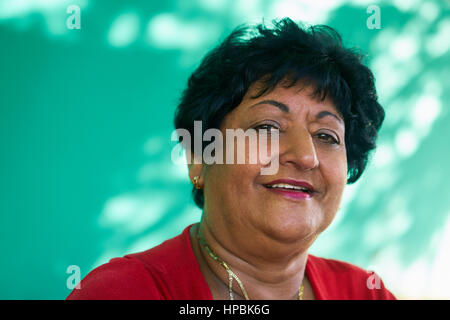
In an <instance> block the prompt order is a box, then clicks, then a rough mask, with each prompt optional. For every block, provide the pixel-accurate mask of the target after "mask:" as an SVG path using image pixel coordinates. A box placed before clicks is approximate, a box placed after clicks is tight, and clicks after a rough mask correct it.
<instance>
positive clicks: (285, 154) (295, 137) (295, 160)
mask: <svg viewBox="0 0 450 320" xmlns="http://www.w3.org/2000/svg"><path fill="white" fill-rule="evenodd" d="M282 143H283V144H284V145H283V144H282ZM282 148H283V149H282ZM280 151H281V152H280V164H281V165H287V164H292V165H294V166H296V167H298V168H299V169H301V170H311V169H314V168H316V167H317V166H318V165H319V159H318V157H317V152H316V147H315V145H314V141H313V138H312V137H311V135H310V133H309V131H308V130H306V129H301V130H295V132H292V134H290V135H287V136H285V139H284V141H283V142H282V141H280Z"/></svg>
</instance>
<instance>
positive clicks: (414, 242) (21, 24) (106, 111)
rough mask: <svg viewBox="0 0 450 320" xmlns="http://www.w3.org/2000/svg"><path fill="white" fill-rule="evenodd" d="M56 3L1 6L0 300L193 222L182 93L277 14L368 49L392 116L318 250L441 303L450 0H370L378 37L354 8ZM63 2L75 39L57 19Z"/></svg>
mask: <svg viewBox="0 0 450 320" xmlns="http://www.w3.org/2000/svg"><path fill="white" fill-rule="evenodd" d="M375 2H376V1H375ZM51 3H53V2H51ZM51 3H50V2H49V3H48V4H44V2H42V1H30V2H28V4H29V6H28V7H27V6H26V5H24V4H23V5H22V7H21V6H19V3H18V2H15V3H14V2H13V1H4V2H1V3H0V39H2V40H4V41H5V43H7V44H8V45H7V46H6V47H5V48H4V49H3V48H2V53H1V55H2V59H1V61H0V68H1V70H2V71H1V74H2V75H1V76H0V87H1V88H3V89H2V94H1V95H0V105H2V108H1V110H0V112H1V117H0V130H2V131H1V134H0V139H1V142H2V145H3V146H4V151H3V153H4V154H2V158H3V160H2V161H3V164H2V166H1V167H2V168H0V172H1V174H2V177H4V180H3V184H2V185H1V188H2V189H1V190H0V191H1V194H2V195H3V196H2V197H3V198H4V199H2V204H1V211H2V212H7V213H10V214H8V215H5V217H2V224H1V226H0V229H1V237H2V240H3V241H2V242H1V243H3V244H6V243H14V246H8V247H6V246H5V245H3V246H2V252H3V253H4V255H5V256H8V257H10V260H9V261H11V263H10V264H4V265H2V266H0V271H1V272H2V273H3V274H7V275H8V277H4V278H3V279H1V280H0V297H1V298H5V299H14V298H21V299H30V298H38V299H49V298H51V299H53V298H54V299H60V298H64V297H65V296H67V294H68V293H69V292H70V290H69V289H67V287H66V280H67V277H68V276H69V274H67V273H66V269H67V267H68V266H69V265H78V266H79V267H80V269H81V273H82V276H85V275H86V274H87V272H88V271H89V270H91V269H92V268H93V267H95V266H98V265H99V264H101V263H104V262H106V261H107V260H108V259H110V258H112V257H115V256H122V255H124V254H126V253H130V252H136V251H140V250H145V249H147V248H150V247H152V246H154V245H157V244H158V243H160V242H162V241H163V240H165V239H168V238H170V237H172V236H174V235H176V234H178V233H179V232H181V230H182V229H183V228H184V227H185V226H186V225H188V224H190V223H192V222H195V221H197V220H198V219H199V218H200V214H201V213H200V210H198V209H197V208H196V207H195V206H194V203H193V201H192V200H191V198H190V192H191V184H190V182H189V179H188V176H187V170H186V168H184V167H178V166H176V165H174V164H173V163H172V162H171V160H170V153H171V150H172V147H173V146H174V143H170V142H169V141H170V135H171V132H172V129H173V127H172V118H173V112H174V109H175V107H176V104H177V101H178V98H179V96H180V94H181V91H182V90H183V88H184V86H185V83H186V80H187V78H188V76H189V74H190V72H192V71H193V69H194V68H195V67H196V65H197V64H198V63H199V62H200V60H201V57H202V56H203V55H204V54H205V53H206V51H207V50H209V49H210V48H212V47H213V46H214V45H215V44H216V43H218V41H219V40H220V39H222V38H223V37H224V36H225V35H227V34H228V33H229V32H230V31H231V30H232V28H234V27H235V26H237V25H238V24H240V23H244V22H249V21H250V22H260V21H261V18H262V17H264V18H265V21H266V22H269V21H270V19H271V18H274V17H284V16H289V17H291V18H293V19H296V20H299V19H300V20H304V21H308V22H310V23H325V24H329V25H331V26H332V27H334V28H336V29H337V30H338V31H339V32H340V33H341V34H342V36H343V39H344V41H345V43H348V44H349V45H353V46H355V45H356V46H358V47H360V48H361V49H362V50H364V51H365V52H368V53H369V56H368V59H367V62H368V64H369V65H370V67H371V68H372V70H373V71H374V73H375V76H376V79H377V88H378V92H379V96H380V100H381V103H382V105H383V106H384V107H385V109H386V120H385V123H384V125H383V128H382V131H381V134H380V139H379V147H378V149H377V152H376V153H375V154H374V155H373V159H372V161H371V164H370V165H369V168H368V170H367V171H366V172H365V174H364V175H363V177H362V178H361V181H359V182H358V183H357V184H355V185H352V186H348V188H347V190H346V193H345V197H344V202H343V205H342V209H341V212H340V213H339V214H338V217H337V218H336V221H335V222H334V224H333V225H332V226H331V227H330V229H329V230H327V231H326V232H325V233H324V234H323V235H322V237H320V238H319V239H318V241H317V243H316V244H315V245H314V246H313V248H312V252H313V253H315V254H319V255H322V256H325V257H333V258H337V259H341V260H346V261H349V262H353V263H356V264H358V265H360V266H362V267H371V268H376V271H377V272H378V273H380V274H381V276H382V277H383V279H384V280H385V282H386V283H387V284H388V287H389V288H391V289H392V291H393V292H394V293H396V294H397V295H398V296H401V297H406V298H427V297H432V298H440V297H444V298H449V294H448V292H444V289H443V288H445V285H450V279H449V277H448V276H447V275H446V270H448V269H449V267H450V257H449V254H448V252H450V250H449V249H450V248H449V247H448V243H450V241H448V239H449V238H450V220H449V219H448V214H449V213H450V206H449V200H448V197H445V194H444V193H445V191H446V189H448V188H445V186H446V183H445V179H447V178H449V177H450V172H449V170H450V169H449V168H447V167H446V163H445V162H446V159H448V158H449V157H448V156H449V155H448V153H449V148H448V147H447V144H446V143H445V138H446V137H449V134H450V132H449V128H448V126H446V125H445V124H446V123H447V122H448V120H449V119H448V117H449V115H448V112H447V111H446V110H447V108H446V105H445V104H446V101H449V98H450V97H449V93H448V92H450V91H449V90H448V89H449V88H448V86H449V84H448V83H449V81H448V80H449V67H448V66H449V65H450V64H449V62H450V61H449V59H450V55H449V45H448V41H445V35H447V34H449V32H450V16H449V6H448V3H447V2H440V1H425V2H421V1H411V2H408V4H405V3H404V2H400V1H395V2H394V3H395V6H391V5H383V4H380V5H379V8H380V12H381V25H380V27H381V28H380V29H373V30H370V29H368V28H367V24H366V22H367V19H368V17H369V16H370V14H368V13H367V11H366V9H367V6H368V4H367V5H366V4H364V5H362V4H357V3H354V2H353V1H336V2H333V4H331V3H328V2H326V3H325V2H324V3H322V2H321V3H320V4H319V3H314V4H312V3H311V2H306V1H262V0H261V1H244V0H242V1H236V2H231V1H225V0H224V1H203V0H198V1H166V2H164V3H162V2H151V4H150V3H149V2H145V3H144V2H141V1H128V2H127V4H126V5H125V4H123V3H118V2H117V3H109V4H108V7H105V6H104V4H102V5H100V2H99V1H93V0H90V1H88V0H84V1H60V2H58V3H56V2H54V3H53V4H51ZM371 4H373V3H371ZM69 5H78V6H79V7H80V8H81V29H79V30H68V29H67V27H66V26H65V25H64V24H62V23H61V21H64V22H65V21H66V19H67V17H68V16H69V15H68V14H67V13H66V11H65V9H66V8H67V6H69ZM356 26H360V27H356ZM3 106H6V107H3ZM3 220H4V221H3ZM19 226H20V227H19ZM445 239H447V241H444V240H445ZM446 246H447V247H446ZM31 266H32V269H33V272H30V268H31ZM36 275H39V276H38V277H36ZM411 279H415V281H411ZM42 288H45V290H43V289H42Z"/></svg>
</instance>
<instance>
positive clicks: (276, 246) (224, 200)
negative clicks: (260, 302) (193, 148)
mask: <svg viewBox="0 0 450 320" xmlns="http://www.w3.org/2000/svg"><path fill="white" fill-rule="evenodd" d="M253 89H254V88H253V87H250V89H249V93H250V92H251V91H252V90H253ZM297 89H298V87H296V86H294V87H291V88H283V87H280V86H277V87H276V88H275V89H274V90H272V91H271V92H269V93H267V94H265V95H264V96H262V97H259V98H256V99H251V98H250V97H249V96H248V94H249V93H248V94H247V95H246V96H245V97H244V99H243V101H242V102H241V104H240V105H239V106H238V107H237V108H235V109H234V110H233V111H232V112H230V113H229V114H228V115H227V116H226V117H225V119H224V120H223V123H222V126H221V130H222V132H223V133H225V131H224V129H225V128H243V129H244V130H245V129H246V127H245V126H247V125H251V124H256V123H260V122H261V121H256V120H258V119H260V120H264V119H266V120H267V119H273V120H276V122H278V123H280V124H281V127H282V128H281V129H280V150H279V163H280V167H279V171H278V173H277V174H275V175H274V176H261V175H260V173H259V172H260V171H259V170H260V167H261V164H260V163H259V162H258V164H256V165H255V164H253V165H250V164H243V165H231V164H221V165H219V164H212V165H202V164H191V165H189V175H190V177H191V180H192V178H193V177H194V176H200V180H199V181H200V184H201V186H202V187H203V192H204V197H205V204H204V213H203V216H202V220H201V222H200V224H199V225H198V226H199V227H200V228H201V232H202V235H203V237H204V238H205V240H206V241H207V242H208V244H209V246H210V247H211V249H212V250H213V251H214V252H216V254H217V255H218V256H219V257H221V258H222V259H223V260H224V261H226V262H227V264H228V265H229V266H230V268H231V269H232V270H233V272H235V273H236V274H237V275H238V277H239V278H240V279H241V281H242V282H243V284H244V286H245V288H246V290H247V292H248V294H249V296H250V298H251V299H293V298H296V295H297V293H298V288H299V286H300V283H301V281H302V280H303V279H304V271H305V265H306V258H307V250H308V248H309V247H310V246H311V245H312V244H313V242H314V241H315V239H316V238H317V236H318V235H319V234H320V233H321V232H322V231H323V230H325V229H326V228H327V227H328V225H329V224H330V223H331V222H332V220H333V218H334V216H335V214H336V212H337V210H338V208H339V204H340V200H341V196H342V193H343V189H344V187H345V184H346V178H347V158H346V150H345V141H344V137H345V128H344V127H343V126H341V125H339V124H338V121H336V120H334V118H332V117H331V116H325V117H322V118H320V117H319V118H316V116H317V114H320V112H322V111H327V112H330V113H337V110H336V108H335V106H334V104H333V103H332V102H331V100H328V99H325V100H324V101H318V100H315V99H311V97H310V94H309V93H310V91H311V90H312V88H304V89H305V90H301V91H296V90H297ZM265 99H266V100H267V99H270V100H274V101H279V102H281V103H284V104H285V105H287V106H289V109H290V112H289V114H284V112H282V111H280V110H278V108H275V107H273V106H266V107H264V106H263V105H261V106H260V107H261V108H259V107H258V108H257V109H255V110H258V112H257V113H255V111H254V110H252V111H250V110H249V109H250V105H251V104H254V103H255V101H256V103H258V101H263V100H265ZM249 118H250V120H249ZM251 119H253V120H251ZM262 122H263V123H266V121H262ZM330 132H334V133H336V134H337V135H338V136H339V139H338V140H339V141H340V145H332V144H329V143H326V142H324V141H323V140H321V139H319V136H318V133H327V134H329V133H330ZM224 136H225V135H224ZM327 141H328V140H327ZM246 152H249V150H248V149H247V150H246ZM246 159H248V154H247V155H246ZM279 178H293V179H297V180H303V181H307V182H309V183H311V184H312V185H313V186H314V188H315V189H316V190H317V191H319V194H316V195H315V196H314V197H313V198H311V199H306V200H305V199H303V200H293V199H289V198H286V197H284V196H281V195H279V194H275V193H274V192H272V191H269V190H268V189H267V188H266V187H264V184H265V183H268V182H270V181H272V180H275V179H279ZM196 227H197V225H196ZM193 230H196V228H193ZM193 230H192V231H193ZM191 237H192V240H193V242H197V239H196V236H195V234H193V233H192V234H191ZM194 253H195V254H196V257H197V259H198V261H199V263H200V265H201V268H202V272H203V274H204V275H205V279H206V281H207V283H208V285H209V286H210V289H211V292H212V294H213V297H214V299H228V290H227V289H226V288H227V286H228V275H227V273H226V272H225V270H224V269H223V267H222V266H220V265H219V264H218V263H217V262H215V261H214V260H213V259H211V258H210V257H209V256H208V255H207V254H206V255H205V254H204V252H202V250H201V249H200V247H199V245H198V243H196V244H195V245H194ZM217 279H220V281H219V282H218V281H217ZM304 280H305V282H304V283H305V295H304V298H305V299H313V298H314V294H313V291H312V288H311V285H310V283H309V281H308V279H307V278H306V277H305V279H304ZM233 289H234V290H235V292H236V293H237V294H240V293H241V292H240V289H239V287H238V285H237V283H236V282H235V281H234V287H233Z"/></svg>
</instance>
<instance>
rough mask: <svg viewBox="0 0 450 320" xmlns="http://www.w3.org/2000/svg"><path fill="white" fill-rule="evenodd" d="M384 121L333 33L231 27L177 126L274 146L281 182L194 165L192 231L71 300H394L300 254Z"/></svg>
mask: <svg viewBox="0 0 450 320" xmlns="http://www.w3.org/2000/svg"><path fill="white" fill-rule="evenodd" d="M383 119H384V111H383V109H382V107H381V106H380V105H379V103H378V102H377V94H376V90H375V86H374V79H373V75H372V73H371V71H370V70H369V69H368V68H367V67H366V66H364V65H363V64H362V55H360V54H357V53H356V52H355V51H353V50H349V49H346V48H344V47H343V46H342V42H341V39H340V36H339V35H338V34H337V33H336V32H335V31H334V30H333V29H331V28H329V27H326V26H314V27H309V28H303V27H301V26H299V25H297V24H296V23H294V22H293V21H292V20H290V19H288V18H285V19H282V20H280V21H275V22H274V27H273V28H272V29H270V28H267V27H266V26H264V25H259V26H257V27H256V29H251V28H249V27H245V26H242V27H240V28H237V29H236V30H235V31H233V32H232V33H231V35H230V36H228V37H227V38H226V39H225V41H224V42H223V43H222V44H221V45H220V46H218V47H217V48H215V49H214V50H212V51H211V52H210V53H209V54H208V55H207V56H206V57H205V58H204V59H203V61H202V63H201V65H200V66H199V67H198V68H197V70H195V72H194V73H193V74H192V76H191V77H190V79H189V82H188V87H187V89H186V90H185V91H184V93H183V96H182V99H181V103H180V104H179V106H178V109H177V111H176V115H175V127H176V128H177V129H181V128H183V129H187V130H188V131H189V132H190V133H191V134H192V135H193V132H194V121H196V120H197V121H198V120H200V121H202V125H203V130H207V129H210V128H217V129H220V131H221V132H223V133H224V136H225V131H226V130H227V129H243V130H248V129H255V130H258V133H259V139H261V137H262V136H261V134H263V135H264V134H266V135H276V136H277V137H278V140H277V141H278V148H277V150H275V151H273V149H271V154H270V157H271V159H272V160H274V159H275V158H276V160H277V161H278V163H279V167H278V171H277V172H276V173H275V174H272V175H263V174H261V169H262V168H263V167H266V166H268V165H269V163H267V162H263V161H258V162H257V163H256V164H254V163H253V164H249V163H248V161H246V162H245V164H218V163H212V164H206V163H205V162H204V161H193V162H191V163H190V164H189V165H188V167H189V177H190V179H191V181H192V182H193V184H194V189H193V197H194V201H195V203H196V204H197V205H198V206H199V207H200V208H201V209H202V210H203V215H202V218H201V221H200V223H197V224H194V225H192V226H188V227H187V228H186V229H185V230H184V232H183V233H182V234H181V235H179V236H177V237H175V238H173V239H170V240H168V241H166V242H164V243H163V244H161V245H159V246H157V247H155V248H152V249H150V250H147V251H145V252H141V253H135V254H130V255H127V256H125V257H123V258H116V259H112V260H111V261H110V262H109V263H107V264H105V265H103V266H100V267H99V268H97V269H95V270H94V271H92V272H91V273H90V274H89V275H88V276H87V277H86V278H85V279H83V281H82V282H81V289H79V290H77V289H75V290H74V291H73V292H72V293H71V294H70V295H69V297H68V299H286V300H288V299H395V297H394V296H393V295H392V294H391V293H390V292H389V291H388V290H387V289H386V288H385V287H384V285H383V282H382V281H381V280H379V281H378V282H377V281H375V282H376V283H375V285H374V283H372V282H371V279H373V276H376V275H374V274H370V273H367V272H366V271H364V270H362V269H360V268H358V267H356V266H354V265H351V264H348V263H345V262H341V261H337V260H330V259H323V258H318V257H315V256H312V255H309V254H308V249H309V247H310V246H311V245H312V244H313V243H314V241H315V239H316V238H317V236H318V235H319V234H321V232H322V231H324V230H325V229H326V228H327V227H328V226H329V225H330V223H331V222H332V221H333V218H334V217H335V215H336V212H337V211H338V209H339V205H340V201H341V197H342V193H343V190H344V186H345V185H346V184H347V183H353V182H355V181H356V180H357V179H358V178H359V177H360V176H361V174H362V173H363V171H364V169H365V167H366V164H367V159H368V155H369V152H370V151H371V150H373V149H374V148H375V140H376V137H377V132H378V130H379V128H380V127H381V124H382V122H383ZM185 146H186V145H185ZM202 148H203V150H204V148H205V144H204V145H202ZM223 151H224V152H228V150H223ZM251 152H254V150H253V149H251V148H246V149H245V159H249V157H250V155H251ZM187 153H188V154H190V155H192V156H193V155H194V148H193V147H191V149H190V150H187ZM259 160H260V159H259ZM272 160H271V161H272Z"/></svg>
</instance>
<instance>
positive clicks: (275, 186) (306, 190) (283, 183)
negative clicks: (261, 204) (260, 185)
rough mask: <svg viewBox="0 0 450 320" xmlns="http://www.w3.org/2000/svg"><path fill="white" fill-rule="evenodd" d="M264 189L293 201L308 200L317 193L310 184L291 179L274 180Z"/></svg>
mask: <svg viewBox="0 0 450 320" xmlns="http://www.w3.org/2000/svg"><path fill="white" fill-rule="evenodd" d="M264 187H265V188H266V189H268V190H270V191H272V192H275V193H277V194H280V195H283V196H285V197H288V198H294V199H308V198H312V197H313V196H314V195H315V194H317V193H318V192H317V191H316V190H315V189H314V187H313V186H312V185H311V184H309V183H307V182H305V181H298V180H291V179H280V180H275V181H272V182H270V183H267V184H265V185H264Z"/></svg>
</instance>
